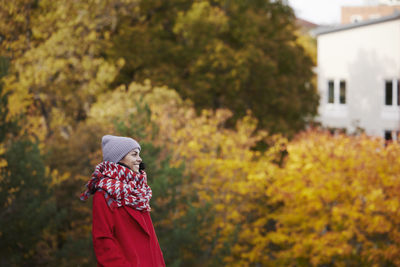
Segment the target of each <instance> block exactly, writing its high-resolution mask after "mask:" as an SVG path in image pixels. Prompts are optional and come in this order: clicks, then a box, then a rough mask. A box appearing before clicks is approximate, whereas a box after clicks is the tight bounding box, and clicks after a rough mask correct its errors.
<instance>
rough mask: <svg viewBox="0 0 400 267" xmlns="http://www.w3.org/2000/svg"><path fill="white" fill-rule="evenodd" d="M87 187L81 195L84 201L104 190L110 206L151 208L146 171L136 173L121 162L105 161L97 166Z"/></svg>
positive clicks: (150, 193)
mask: <svg viewBox="0 0 400 267" xmlns="http://www.w3.org/2000/svg"><path fill="white" fill-rule="evenodd" d="M86 187H87V189H86V191H85V192H83V193H82V195H81V197H80V198H81V200H83V201H85V200H87V199H88V198H89V197H90V195H93V194H94V193H96V191H97V190H102V191H103V192H104V197H105V198H106V201H107V204H108V206H109V207H121V206H123V205H127V206H130V207H133V208H135V209H137V210H142V211H150V210H151V208H150V199H151V196H152V192H151V188H150V186H148V184H147V176H146V173H145V172H144V171H140V173H136V172H134V171H132V170H131V169H129V168H127V167H124V166H122V165H120V164H117V163H113V162H110V161H103V162H101V163H100V164H98V165H97V166H96V168H95V171H94V172H93V174H92V178H91V179H90V180H89V182H88V183H87V185H86Z"/></svg>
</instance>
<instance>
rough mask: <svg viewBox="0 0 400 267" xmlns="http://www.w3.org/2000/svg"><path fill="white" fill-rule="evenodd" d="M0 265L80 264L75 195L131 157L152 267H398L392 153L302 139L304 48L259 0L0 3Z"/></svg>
mask: <svg viewBox="0 0 400 267" xmlns="http://www.w3.org/2000/svg"><path fill="white" fill-rule="evenodd" d="M0 16H1V19H0V49H1V50H0V51H1V54H0V77H1V82H0V103H1V106H0V130H1V132H0V205H1V210H0V265H1V266H93V265H95V257H94V254H93V248H92V244H91V204H90V201H89V202H88V203H82V202H80V200H79V194H80V193H81V192H82V191H83V190H84V185H85V183H86V181H87V180H88V179H89V177H90V174H91V172H92V171H93V168H94V166H95V165H96V164H97V163H99V162H100V161H101V145H100V140H101V137H102V136H103V135H104V134H116V135H124V136H131V137H133V138H135V139H137V140H138V141H139V142H140V143H141V145H142V147H143V151H142V154H143V155H142V157H143V159H144V161H145V162H146V164H147V171H148V176H149V183H150V185H151V187H152V189H153V195H154V196H153V199H152V202H151V204H152V207H153V211H152V218H153V221H154V223H155V228H156V232H157V235H158V238H159V241H160V245H161V247H162V250H163V253H164V257H165V260H166V263H167V266H400V261H399V259H398V255H399V254H400V251H399V250H400V232H399V230H400V227H399V226H400V216H399V213H398V209H399V206H400V199H399V196H398V192H399V189H400V180H399V175H398V173H399V168H400V164H398V163H399V162H398V161H399V158H400V157H399V156H400V149H399V146H398V145H397V144H394V143H393V144H388V145H386V146H383V144H382V141H381V140H380V139H374V138H371V137H366V136H345V135H335V136H332V135H330V134H329V133H325V132H323V131H318V130H310V129H308V130H306V128H307V126H309V125H310V124H312V119H313V117H314V116H315V115H316V111H317V104H318V98H319V97H318V94H317V92H316V88H315V77H314V75H313V72H312V67H313V65H314V64H315V55H316V52H315V43H314V40H313V39H312V38H311V37H310V36H306V35H304V33H302V32H301V31H300V30H299V29H298V28H297V26H296V25H295V18H294V15H293V11H292V10H291V8H290V7H288V6H287V5H286V4H285V3H283V2H282V1H268V0H262V1H261V0H260V1H259V0H254V1H242V0H214V1H211V0H205V1H188V0H171V1H162V0H147V1H142V0H86V1H78V0H72V1H58V0H51V1H50V0H12V1H1V5H0Z"/></svg>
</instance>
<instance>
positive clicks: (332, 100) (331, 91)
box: [328, 80, 335, 104]
mask: <svg viewBox="0 0 400 267" xmlns="http://www.w3.org/2000/svg"><path fill="white" fill-rule="evenodd" d="M328 103H331V104H333V103H335V84H334V82H333V81H332V80H330V81H328Z"/></svg>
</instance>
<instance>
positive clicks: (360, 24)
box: [314, 11, 400, 35]
mask: <svg viewBox="0 0 400 267" xmlns="http://www.w3.org/2000/svg"><path fill="white" fill-rule="evenodd" d="M396 19H400V12H397V11H396V12H394V13H393V14H392V15H390V16H386V17H381V18H378V19H370V20H365V21H361V22H355V23H351V24H345V25H339V26H322V27H319V28H317V29H315V30H314V34H315V35H322V34H328V33H332V32H338V31H344V30H350V29H354V28H358V27H364V26H368V25H372V24H378V23H382V22H387V21H391V20H396Z"/></svg>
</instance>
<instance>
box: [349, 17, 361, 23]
mask: <svg viewBox="0 0 400 267" xmlns="http://www.w3.org/2000/svg"><path fill="white" fill-rule="evenodd" d="M362 20H363V17H362V16H361V15H351V17H350V22H351V23H356V22H360V21H362Z"/></svg>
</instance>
